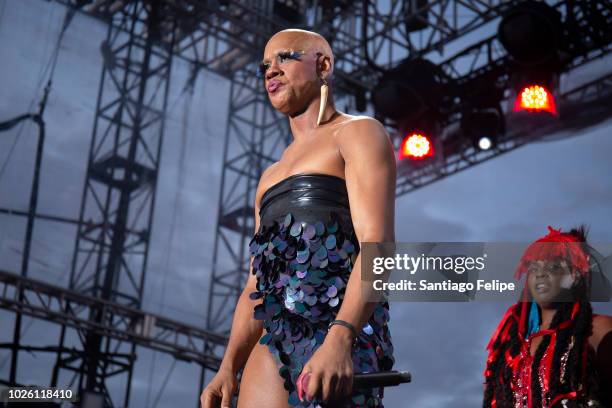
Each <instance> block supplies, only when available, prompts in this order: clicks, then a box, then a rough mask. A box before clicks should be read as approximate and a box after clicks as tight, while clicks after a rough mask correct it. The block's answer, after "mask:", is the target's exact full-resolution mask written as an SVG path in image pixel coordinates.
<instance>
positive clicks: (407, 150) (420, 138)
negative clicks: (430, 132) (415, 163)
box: [399, 133, 434, 160]
mask: <svg viewBox="0 0 612 408" xmlns="http://www.w3.org/2000/svg"><path fill="white" fill-rule="evenodd" d="M433 154H434V148H433V142H432V140H431V139H430V138H429V137H427V136H426V135H423V134H421V133H411V134H409V135H408V136H406V137H405V138H404V140H402V143H401V145H400V152H399V158H400V160H402V159H405V158H408V159H412V160H422V159H425V158H426V157H430V156H433Z"/></svg>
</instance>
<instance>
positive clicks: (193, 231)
mask: <svg viewBox="0 0 612 408" xmlns="http://www.w3.org/2000/svg"><path fill="white" fill-rule="evenodd" d="M63 15H64V9H63V8H62V7H59V6H57V5H55V4H53V3H48V2H44V1H40V0H23V1H21V0H0V61H2V63H1V64H0V120H5V119H7V118H10V117H13V116H15V115H18V114H21V113H23V112H25V111H28V109H29V106H30V104H31V102H32V101H33V100H35V101H37V100H38V98H39V97H40V90H41V89H42V87H41V78H46V77H44V76H43V72H44V67H45V65H46V63H47V62H48V60H49V56H50V53H51V52H52V50H53V45H54V41H55V39H56V37H57V34H58V30H59V28H60V26H61V22H62V19H63ZM105 33H106V29H105V27H104V26H102V25H101V24H99V23H97V22H95V21H92V20H91V19H88V18H86V17H83V16H77V17H76V18H75V20H74V21H73V23H72V25H71V26H70V27H69V29H68V31H67V33H66V38H65V40H64V42H63V45H62V48H61V52H60V56H59V61H58V66H57V71H56V73H55V77H54V82H53V90H52V93H51V96H50V99H49V104H48V108H47V112H46V116H45V118H46V121H47V141H46V144H45V151H44V159H43V168H42V179H41V188H40V201H39V211H40V212H42V213H47V214H55V215H62V216H66V217H71V218H77V217H78V208H79V205H80V197H81V193H82V188H83V177H84V173H85V165H86V160H87V154H88V149H89V142H90V138H91V129H92V125H93V118H94V107H95V103H96V95H97V92H98V83H99V79H100V72H101V63H102V60H101V56H100V52H99V45H100V43H101V41H102V39H103V38H104V36H105ZM603 64H604V61H602V63H601V65H600V66H596V67H594V68H593V70H592V71H593V72H594V71H597V70H598V69H600V68H601V67H602V66H603ZM187 75H188V67H187V66H186V65H185V64H181V63H180V62H176V63H175V66H174V67H173V78H172V81H173V82H172V87H171V94H170V97H169V102H170V107H169V120H168V122H167V128H166V133H165V135H166V136H165V137H166V138H165V141H164V150H163V157H162V162H161V163H162V164H161V170H160V171H161V173H160V176H159V177H160V178H159V188H158V191H157V203H156V209H155V221H154V226H153V236H152V242H151V257H150V260H149V268H148V271H147V280H146V288H145V298H144V308H145V309H146V310H148V311H151V312H155V313H161V314H163V315H166V316H169V317H172V318H175V319H180V320H182V321H185V322H188V323H190V324H194V325H200V326H202V325H203V324H204V319H205V304H206V295H207V293H208V286H209V275H208V274H209V271H210V266H211V258H212V245H213V242H214V226H215V222H216V220H215V214H216V212H217V201H218V191H219V183H220V173H221V163H220V158H221V157H222V144H223V137H224V134H225V125H226V117H227V98H228V96H227V95H228V89H229V83H228V82H227V81H225V80H223V79H221V78H220V77H218V76H216V75H213V74H209V73H202V74H200V76H199V77H198V80H197V83H196V86H195V89H194V93H193V95H183V96H179V93H180V90H181V88H182V86H183V84H184V83H185V80H186V78H187ZM588 78H591V79H592V73H591V71H588V70H585V72H584V73H583V77H582V78H581V79H582V80H587V79H588ZM610 124H611V122H608V123H604V124H600V125H597V126H595V127H592V128H589V129H586V130H582V131H580V132H576V133H575V134H564V135H559V136H566V137H565V138H562V139H561V140H558V141H554V142H542V143H534V144H531V145H528V146H526V147H523V148H520V149H518V150H516V151H514V152H512V153H509V154H506V155H504V156H501V157H499V158H496V159H494V160H491V161H488V162H486V163H484V164H481V165H478V166H475V167H473V168H471V169H469V170H467V171H464V172H462V173H460V174H457V175H455V176H452V177H449V178H447V179H445V180H443V181H440V182H437V183H434V184H433V185H430V186H428V187H425V188H423V189H420V190H418V191H416V192H414V193H411V194H408V195H405V196H402V197H399V198H398V200H397V205H396V238H397V240H398V241H406V242H411V241H416V242H419V241H495V242H499V241H515V242H521V241H530V240H533V239H535V238H537V237H539V236H541V235H543V234H545V233H546V226H547V225H552V226H555V227H562V228H569V227H571V226H574V225H576V224H578V223H586V224H587V225H589V226H590V239H591V241H592V242H601V243H610V242H612V218H611V217H610V213H611V210H612V179H610V177H609V175H610V174H612V162H611V161H610V152H612V139H610V137H609V133H610V129H611V126H610ZM35 132H36V129H35V127H34V126H32V125H26V126H24V128H23V129H22V130H21V131H19V130H18V129H13V130H12V131H10V132H3V133H0V166H3V165H4V163H5V161H6V160H7V157H9V151H11V149H13V152H12V154H11V155H10V160H9V161H8V162H7V165H6V169H5V171H4V172H3V173H0V207H9V208H16V209H24V210H25V209H27V202H28V197H29V188H30V183H31V175H32V166H33V160H34V148H35ZM13 146H14V148H13ZM181 157H183V160H180V158H181ZM1 171H2V170H1V167H0V172H1ZM24 230H25V223H24V220H22V219H18V218H15V217H8V216H4V215H0V269H4V270H10V271H18V270H19V262H20V251H21V248H22V239H23V236H24ZM74 238H75V231H74V229H73V228H72V227H67V226H64V225H61V224H60V225H58V224H56V223H50V222H37V224H36V229H35V236H34V241H33V249H32V251H33V252H32V262H31V271H30V275H31V276H32V277H35V278H38V279H43V280H45V281H48V282H52V283H56V284H62V285H66V284H67V281H68V277H69V265H70V261H71V257H72V249H73V244H74ZM606 255H607V254H606ZM507 307H508V304H505V303H501V302H498V303H494V302H486V303H485V302H481V303H468V304H464V303H433V302H432V303H408V302H393V303H392V304H391V310H392V318H391V319H392V320H391V331H392V336H393V340H394V344H395V350H396V362H397V363H396V367H395V368H397V369H401V370H408V371H411V372H412V374H413V382H412V383H411V384H408V385H403V386H400V387H397V388H390V389H388V391H387V398H386V399H385V401H386V405H387V406H389V407H417V408H428V407H466V408H467V407H474V406H478V405H479V404H480V403H481V391H482V371H483V368H484V360H485V358H486V356H485V352H484V347H485V344H486V342H487V341H488V338H489V336H490V334H491V332H492V331H493V329H494V328H495V326H496V325H497V322H498V320H499V319H500V318H501V315H502V314H503V312H504V310H505V309H506V308H507ZM595 310H596V311H598V312H603V313H607V314H612V307H611V306H610V304H609V303H608V304H596V305H595ZM12 321H13V315H12V314H8V313H6V312H4V311H0V328H2V330H0V342H1V341H8V340H9V339H10V336H12ZM43 333H44V334H45V336H41V334H43ZM57 333H58V331H57V328H56V327H55V326H53V325H50V324H47V323H45V322H40V321H35V322H33V323H31V321H30V320H29V319H26V329H25V334H24V341H25V342H30V343H37V344H45V345H48V344H54V342H56V341H57V340H56V339H57ZM8 357H9V354H8V353H6V352H0V375H1V376H2V377H3V378H7V376H8V367H9V363H8V361H9V360H8ZM20 362H21V363H22V364H21V371H20V378H21V379H22V380H23V381H24V382H27V381H32V382H35V381H39V382H41V383H43V384H44V383H45V382H47V381H48V378H49V374H48V373H49V371H48V370H49V367H50V365H49V363H50V360H49V359H48V358H47V357H46V356H44V355H37V356H24V357H23V358H22V359H21V360H20ZM197 373H198V370H197V367H196V366H195V365H189V364H185V363H177V364H176V365H173V360H172V359H170V358H168V357H167V356H165V355H161V354H154V353H151V352H149V351H147V350H144V349H139V360H138V362H137V367H136V372H135V377H134V380H133V387H132V393H133V397H132V404H131V405H132V406H134V407H152V406H154V405H155V404H154V401H155V399H156V396H157V394H158V392H159V389H160V387H161V385H162V383H163V381H164V379H165V377H166V376H167V375H169V376H170V377H169V378H170V380H169V382H168V384H167V386H166V388H165V389H164V390H163V392H162V393H161V399H160V400H159V401H158V404H157V406H160V407H165V406H178V405H180V406H192V404H193V403H194V401H195V399H196V398H197V390H196V387H197ZM113 386H120V384H113Z"/></svg>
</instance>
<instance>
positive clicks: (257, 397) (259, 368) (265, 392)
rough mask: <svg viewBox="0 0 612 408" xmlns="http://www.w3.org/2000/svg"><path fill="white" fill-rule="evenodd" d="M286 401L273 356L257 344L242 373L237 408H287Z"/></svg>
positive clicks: (285, 394) (287, 394)
mask: <svg viewBox="0 0 612 408" xmlns="http://www.w3.org/2000/svg"><path fill="white" fill-rule="evenodd" d="M288 399H289V393H288V391H287V390H285V387H284V386H283V379H282V378H281V376H280V374H279V373H278V367H277V366H276V361H275V360H274V356H273V355H272V354H271V353H270V350H268V346H266V345H262V344H259V343H257V344H256V345H255V347H253V350H252V351H251V354H250V356H249V359H248V360H247V363H246V365H245V366H244V370H243V372H242V378H241V380H240V393H239V395H238V408H261V407H267V408H288V407H289V403H288Z"/></svg>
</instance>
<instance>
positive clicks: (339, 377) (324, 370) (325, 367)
mask: <svg viewBox="0 0 612 408" xmlns="http://www.w3.org/2000/svg"><path fill="white" fill-rule="evenodd" d="M335 328H336V327H332V329H331V330H330V332H329V333H328V335H327V337H326V338H325V341H324V342H323V344H321V346H320V347H319V348H318V349H317V350H316V351H315V352H314V354H313V355H312V357H311V358H310V360H308V362H307V363H306V365H304V368H303V369H302V373H301V374H300V376H302V377H303V376H306V375H307V374H308V373H310V375H309V376H308V379H307V382H308V384H307V386H306V387H305V390H304V391H305V392H304V393H305V395H303V396H304V397H305V398H306V399H307V400H312V399H313V398H315V397H316V398H318V399H321V400H322V401H324V402H333V401H338V400H341V399H342V398H345V397H347V396H349V395H350V394H351V393H352V391H353V360H352V357H351V344H352V339H351V338H350V337H346V336H343V335H340V336H338V335H335V334H337V333H338V332H334V335H332V331H333V330H334V329H335ZM341 329H342V328H341ZM298 382H300V381H299V380H298Z"/></svg>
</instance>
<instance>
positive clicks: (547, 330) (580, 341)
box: [483, 227, 612, 408]
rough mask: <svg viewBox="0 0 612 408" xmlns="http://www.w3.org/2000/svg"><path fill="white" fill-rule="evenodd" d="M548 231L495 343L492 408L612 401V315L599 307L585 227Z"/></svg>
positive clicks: (490, 363) (488, 385)
mask: <svg viewBox="0 0 612 408" xmlns="http://www.w3.org/2000/svg"><path fill="white" fill-rule="evenodd" d="M548 229H549V233H548V234H547V235H546V236H544V237H542V238H540V239H538V240H537V241H535V242H533V243H532V244H531V245H529V247H528V248H527V249H526V251H525V253H524V254H523V257H522V258H521V261H520V263H519V265H518V268H517V270H516V274H515V277H516V278H517V279H520V278H521V277H522V276H523V275H527V279H526V284H525V288H524V290H523V293H522V296H521V299H520V300H519V301H518V302H517V303H516V304H514V305H512V306H511V307H510V308H509V309H508V310H507V312H506V314H505V315H504V317H503V318H502V320H501V322H500V323H499V325H498V327H497V329H496V330H495V332H494V333H493V336H492V337H491V340H490V341H489V344H488V346H487V349H488V352H489V354H488V358H487V363H486V369H485V373H484V375H485V387H484V388H485V390H484V401H483V406H484V407H486V408H489V407H493V408H506V407H509V408H510V407H512V408H519V407H520V408H536V407H537V408H558V407H612V398H611V396H612V317H610V316H604V315H595V314H593V312H592V308H591V304H590V301H589V299H590V290H591V287H590V286H591V284H590V282H591V269H592V268H591V266H590V259H589V257H590V255H589V247H588V245H587V243H586V233H585V228H584V227H579V228H575V229H572V230H571V231H569V232H562V231H561V230H560V229H559V230H557V229H553V228H552V227H548Z"/></svg>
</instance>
